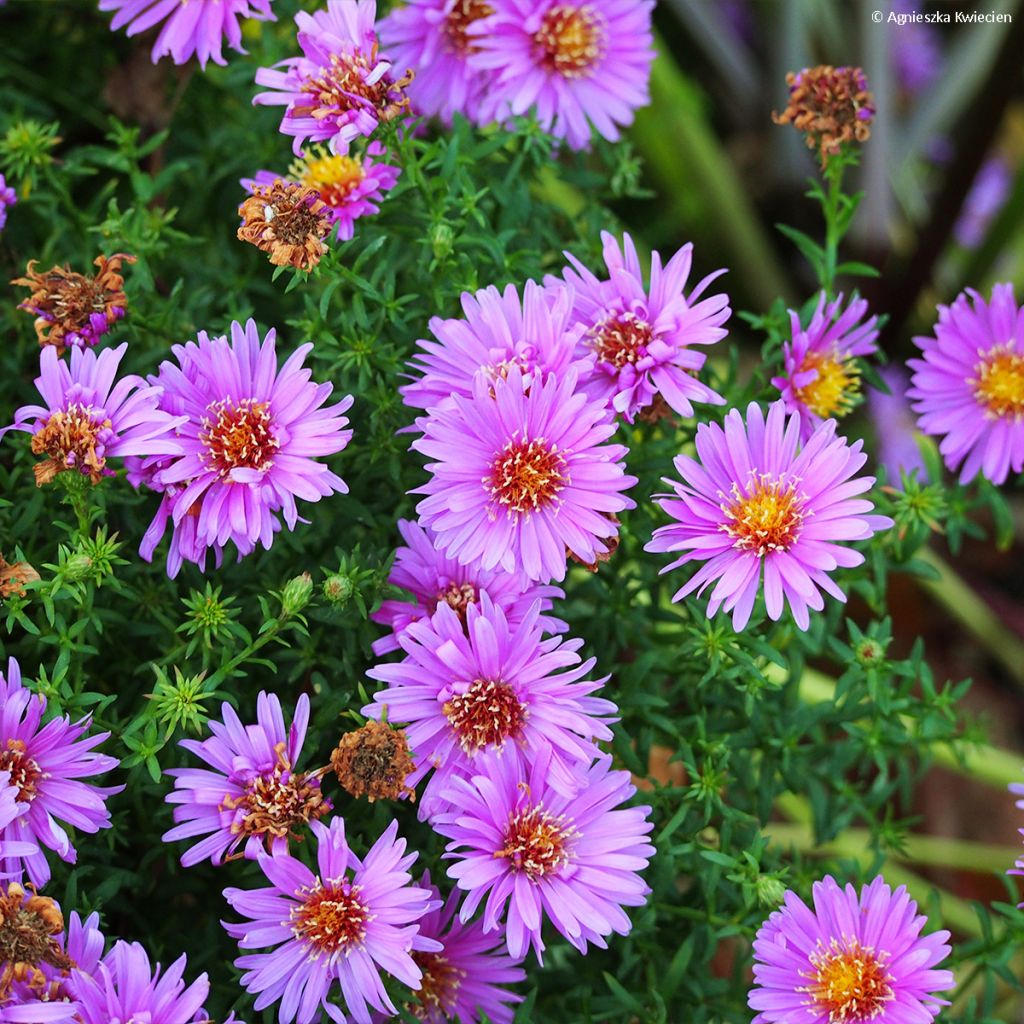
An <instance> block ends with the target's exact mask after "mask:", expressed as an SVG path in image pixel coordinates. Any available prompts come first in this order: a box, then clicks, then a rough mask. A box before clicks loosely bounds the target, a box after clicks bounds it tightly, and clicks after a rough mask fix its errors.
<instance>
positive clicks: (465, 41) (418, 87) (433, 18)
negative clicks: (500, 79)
mask: <svg viewBox="0 0 1024 1024" xmlns="http://www.w3.org/2000/svg"><path fill="white" fill-rule="evenodd" d="M493 13H494V6H493V5H492V4H491V3H490V2H489V0H411V2H409V3H408V4H406V5H404V6H402V7H399V8H398V9H397V10H395V11H392V12H391V13H390V14H389V15H388V16H387V17H386V18H384V20H383V21H382V22H381V23H380V37H381V42H382V43H383V44H384V46H385V47H386V48H387V50H388V53H389V54H390V55H391V57H392V59H393V60H394V62H395V64H396V66H397V67H400V68H411V69H412V71H413V72H414V73H415V76H416V77H415V78H413V80H412V82H411V83H410V84H409V88H408V92H409V98H410V100H411V101H412V104H413V107H414V108H415V111H416V113H417V114H423V115H426V116H427V117H440V118H441V120H442V121H444V122H445V124H451V120H452V115H453V114H456V113H458V114H462V115H463V116H464V117H467V118H469V119H470V120H471V121H476V120H478V117H479V113H480V108H481V105H482V103H483V99H484V90H485V89H486V88H487V86H488V84H490V83H491V82H492V80H493V78H494V76H493V75H488V74H485V73H483V72H481V71H480V70H478V69H477V68H474V67H473V66H472V65H471V64H470V63H469V61H468V58H469V57H470V56H471V55H472V54H474V53H477V52H479V49H480V42H479V39H477V38H475V37H474V35H472V34H471V28H472V29H473V31H474V32H475V31H476V29H475V28H473V27H474V26H476V23H477V22H479V21H481V19H483V18H487V17H488V16H489V15H492V14H493Z"/></svg>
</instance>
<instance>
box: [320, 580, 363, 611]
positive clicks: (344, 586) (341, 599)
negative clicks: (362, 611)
mask: <svg viewBox="0 0 1024 1024" xmlns="http://www.w3.org/2000/svg"><path fill="white" fill-rule="evenodd" d="M355 592H356V588H355V585H354V584H353V583H352V581H351V580H350V579H349V578H348V577H347V576H342V575H340V574H337V573H336V574H335V575H333V576H328V577H327V579H325V580H324V597H326V598H327V600H328V601H330V602H331V604H340V605H344V604H347V603H348V601H349V599H350V598H351V597H352V595H353V594H354V593H355Z"/></svg>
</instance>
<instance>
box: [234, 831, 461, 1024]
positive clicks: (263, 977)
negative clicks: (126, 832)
mask: <svg viewBox="0 0 1024 1024" xmlns="http://www.w3.org/2000/svg"><path fill="white" fill-rule="evenodd" d="M313 831H314V832H315V833H316V837H317V841H318V843H319V846H318V849H317V872H318V873H317V874H315V875H314V874H313V872H312V871H310V870H309V868H307V867H306V865H305V864H303V863H302V862H301V861H298V860H296V859H295V858H294V857H291V856H289V855H288V854H287V853H284V852H282V851H280V850H278V851H276V852H275V853H273V854H272V855H270V856H268V855H267V854H265V853H261V854H260V855H259V864H260V867H261V868H262V869H263V873H264V874H265V875H266V876H267V879H268V881H269V882H270V883H271V884H270V886H269V887H266V888H262V889H253V890H245V889H225V890H224V898H225V899H226V900H227V901H228V903H229V904H230V905H231V907H232V909H234V910H236V911H237V912H238V913H239V914H241V915H243V916H244V917H246V918H248V919H249V920H247V921H244V922H241V923H239V924H230V923H225V924H224V927H225V928H226V929H227V931H228V934H229V935H231V936H232V937H233V938H236V939H238V940H239V943H238V944H239V946H240V947H241V948H242V949H266V948H268V947H274V948H273V949H272V950H271V951H270V952H266V953H253V954H247V955H245V956H241V957H239V958H238V959H237V960H236V961H235V966H236V967H238V968H240V969H242V970H244V971H245V972H246V973H245V974H243V975H242V984H243V986H245V988H246V990H247V991H249V992H252V993H254V994H257V998H256V1003H255V1008H256V1010H262V1009H264V1008H265V1007H267V1006H270V1005H271V1003H276V1002H278V1001H280V1003H281V1006H280V1008H279V1010H278V1020H279V1021H280V1022H281V1024H291V1021H296V1022H297V1024H309V1022H310V1021H313V1020H315V1019H319V1015H320V1012H321V1009H322V1010H323V1011H324V1012H326V1014H327V1016H328V1017H330V1018H331V1020H333V1021H338V1022H341V1024H344V1021H345V1020H346V1017H345V1014H344V1013H343V1012H342V1011H341V1010H340V1009H339V1008H338V1007H337V1006H336V1005H335V1004H334V1003H332V1002H328V996H330V995H331V994H332V990H333V989H334V988H335V985H337V986H338V987H340V989H341V996H342V998H343V1000H344V1003H345V1008H346V1009H347V1011H348V1012H349V1013H350V1014H351V1015H352V1017H353V1018H354V1019H355V1020H356V1021H358V1022H359V1024H369V1022H370V1020H371V1017H370V1010H371V1009H373V1010H377V1011H378V1012H380V1013H385V1014H387V1013H390V1014H394V1015H397V1013H398V1011H397V1009H396V1008H395V1006H394V1004H393V1003H392V1002H391V999H390V998H389V996H388V994H387V992H386V991H385V988H384V983H383V980H382V979H381V976H380V972H381V970H383V971H385V972H386V973H387V974H389V975H393V976H394V977H395V978H397V979H398V980H399V981H400V982H402V984H404V985H407V986H408V987H409V988H412V989H418V988H419V987H420V980H421V978H422V976H423V972H422V971H421V969H420V967H419V966H418V965H417V964H416V961H415V960H414V959H413V957H412V954H413V952H414V951H418V952H421V953H439V952H441V948H442V947H441V943H440V942H435V941H434V940H433V939H430V938H427V937H425V936H423V935H421V934H419V932H420V928H419V925H418V924H417V923H416V922H417V921H419V919H420V918H422V917H423V916H424V914H426V913H428V912H429V911H431V910H433V909H434V908H435V907H436V906H437V903H436V901H433V900H432V898H431V897H432V894H431V892H430V891H429V890H427V889H421V888H419V887H418V886H414V885H411V884H410V883H411V881H412V875H410V874H409V870H408V869H409V867H410V865H411V864H412V863H413V861H414V860H415V859H416V854H415V853H410V854H407V855H406V854H405V840H404V839H398V838H397V834H398V823H397V822H395V821H393V822H392V823H391V824H390V825H389V826H388V828H387V830H386V831H385V832H384V833H383V835H381V837H380V838H379V839H378V840H377V841H376V842H375V843H374V844H373V847H372V848H371V850H370V852H369V853H368V854H367V855H366V858H365V859H364V860H360V859H359V858H358V857H357V856H356V855H355V854H354V853H353V852H352V850H351V849H350V847H349V845H348V841H347V840H346V838H345V821H344V819H343V818H340V817H334V818H332V819H331V825H330V828H327V827H326V826H324V825H323V824H322V823H321V822H314V823H313Z"/></svg>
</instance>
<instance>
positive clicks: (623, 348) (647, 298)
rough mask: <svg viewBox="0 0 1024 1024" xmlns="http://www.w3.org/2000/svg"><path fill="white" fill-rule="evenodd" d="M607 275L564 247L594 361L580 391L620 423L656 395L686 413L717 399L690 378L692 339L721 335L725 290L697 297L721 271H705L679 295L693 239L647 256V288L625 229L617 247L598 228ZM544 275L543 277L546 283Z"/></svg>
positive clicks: (696, 364)
mask: <svg viewBox="0 0 1024 1024" xmlns="http://www.w3.org/2000/svg"><path fill="white" fill-rule="evenodd" d="M601 239H602V241H603V242H604V260H605V265H606V267H607V268H608V280H603V279H599V278H598V277H597V276H595V275H594V274H593V273H591V272H590V271H589V270H588V269H587V268H586V267H585V266H584V265H583V264H582V263H580V261H579V260H578V259H576V258H575V257H574V256H573V255H572V254H571V253H566V254H565V255H566V257H567V258H568V260H569V262H570V263H571V264H572V269H569V268H567V269H566V270H565V272H564V276H565V280H566V282H567V283H568V284H569V285H570V286H571V288H572V289H573V292H574V294H575V299H576V302H575V307H574V310H573V313H574V316H575V318H576V319H577V320H578V321H579V322H580V323H581V325H582V326H583V327H584V328H585V333H584V334H583V337H582V339H581V341H580V351H581V353H586V354H589V355H591V356H592V357H593V358H594V360H595V362H594V365H593V369H592V371H591V372H590V373H589V374H586V375H584V376H583V387H584V389H585V390H586V391H587V392H588V393H590V394H592V395H594V396H595V397H597V398H601V399H603V400H604V401H606V402H608V404H609V405H611V407H612V408H613V409H614V410H615V411H616V412H618V413H620V414H622V415H623V416H624V417H625V419H626V420H627V422H629V423H632V422H633V418H634V417H635V416H636V414H637V413H638V412H639V411H640V410H641V409H644V408H646V407H647V406H649V405H650V404H651V403H652V402H653V401H654V399H655V397H656V396H657V395H660V396H661V397H662V398H663V399H664V400H665V401H666V402H667V403H668V404H669V405H670V406H671V407H672V408H673V409H674V410H675V411H676V412H677V413H679V415H680V416H686V417H690V416H692V415H693V405H692V404H691V403H692V402H708V403H710V404H712V405H722V404H723V402H724V401H725V400H724V399H723V398H722V397H721V396H720V395H719V394H717V393H716V392H715V391H713V390H712V389H711V388H709V387H708V386H707V385H706V384H703V383H701V381H699V380H698V379H697V376H696V375H697V373H698V372H699V371H700V369H701V368H702V367H703V366H704V361H705V359H706V358H707V357H706V356H705V354H704V353H703V352H702V351H700V350H699V349H695V348H694V347H693V346H695V345H711V344H714V343H715V342H716V341H720V340H721V339H722V338H724V337H725V336H726V334H727V333H728V332H727V331H726V330H725V328H724V327H723V326H722V325H723V324H724V323H725V321H726V320H728V319H729V314H730V312H731V310H730V309H729V296H728V295H722V294H719V295H709V296H707V297H706V298H704V299H702V300H701V301H699V302H698V301H697V300H698V299H699V298H700V296H701V295H703V294H704V291H705V289H706V288H707V287H708V285H710V284H711V282H712V281H714V280H715V279H716V278H717V277H718V276H719V275H721V274H724V273H725V271H724V270H719V271H716V272H715V273H714V274H709V275H708V276H707V277H705V278H704V279H703V280H702V281H701V282H700V283H699V284H697V286H696V287H695V288H694V289H693V290H692V291H691V292H690V294H689V295H688V296H687V295H684V293H683V289H684V288H685V287H686V281H687V278H688V277H689V276H690V265H691V262H692V256H693V245H692V244H689V243H688V244H686V245H684V246H683V247H682V248H681V249H680V250H679V251H678V252H677V253H676V254H675V255H674V256H673V257H672V258H671V259H670V260H669V261H668V263H667V264H665V266H664V267H662V263H661V256H660V255H659V254H658V253H653V254H652V256H651V281H650V287H645V285H644V276H643V271H642V270H641V268H640V259H639V257H638V256H637V252H636V246H635V245H634V244H633V239H632V238H630V237H629V235H625V236H623V243H622V246H621V247H620V246H619V242H618V239H616V238H615V237H614V236H613V235H610V234H609V233H608V232H607V231H605V232H602V234H601ZM553 280H554V279H550V278H549V281H553Z"/></svg>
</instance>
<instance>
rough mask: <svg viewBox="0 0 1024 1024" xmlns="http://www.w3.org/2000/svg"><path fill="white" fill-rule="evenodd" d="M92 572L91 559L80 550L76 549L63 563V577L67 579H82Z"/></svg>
mask: <svg viewBox="0 0 1024 1024" xmlns="http://www.w3.org/2000/svg"><path fill="white" fill-rule="evenodd" d="M91 573H92V559H91V558H90V557H89V556H88V555H86V554H83V553H82V552H81V551H76V552H75V554H73V555H72V556H71V557H70V558H69V559H68V560H67V561H66V562H65V563H64V578H65V579H68V580H76V581H77V580H84V579H85V578H86V577H87V576H89V575H91Z"/></svg>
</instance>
